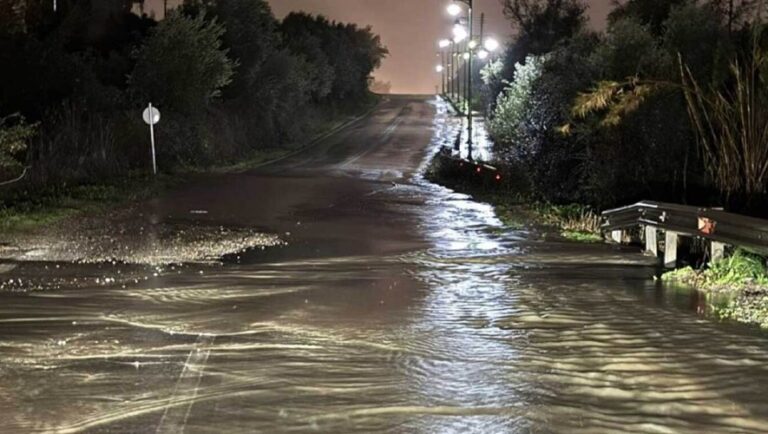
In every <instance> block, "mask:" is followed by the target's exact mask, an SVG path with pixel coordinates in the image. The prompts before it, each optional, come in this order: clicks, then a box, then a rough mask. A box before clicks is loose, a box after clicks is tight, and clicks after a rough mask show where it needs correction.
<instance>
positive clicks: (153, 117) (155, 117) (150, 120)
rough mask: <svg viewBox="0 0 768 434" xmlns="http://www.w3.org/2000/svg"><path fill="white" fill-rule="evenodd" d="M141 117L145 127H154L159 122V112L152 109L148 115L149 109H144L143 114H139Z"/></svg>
mask: <svg viewBox="0 0 768 434" xmlns="http://www.w3.org/2000/svg"><path fill="white" fill-rule="evenodd" d="M141 117H142V118H143V119H144V123H146V124H147V125H156V124H157V123H158V122H160V111H159V110H158V109H156V108H154V107H152V112H151V113H150V111H149V107H147V108H145V109H144V113H142V114H141Z"/></svg>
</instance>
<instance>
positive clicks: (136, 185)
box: [0, 97, 380, 234]
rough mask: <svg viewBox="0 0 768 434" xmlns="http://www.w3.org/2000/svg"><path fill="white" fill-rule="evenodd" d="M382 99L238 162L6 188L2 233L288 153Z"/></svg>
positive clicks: (0, 197)
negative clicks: (306, 135)
mask: <svg viewBox="0 0 768 434" xmlns="http://www.w3.org/2000/svg"><path fill="white" fill-rule="evenodd" d="M379 101H380V97H372V98H371V99H370V101H368V102H367V103H366V104H364V105H363V106H362V107H361V108H358V109H357V110H347V111H342V112H339V113H338V114H336V115H334V116H333V117H332V118H330V119H325V120H322V121H320V122H318V123H317V124H316V126H315V128H313V130H312V131H311V134H310V136H311V137H314V139H311V140H308V141H305V142H304V143H301V144H294V145H292V146H284V147H276V148H271V149H263V150H257V151H253V152H252V153H251V154H250V156H249V157H248V158H245V159H243V160H241V161H238V162H224V163H221V164H218V165H215V166H211V167H183V168H177V169H176V170H175V171H173V172H172V173H170V174H161V175H159V176H157V177H153V176H150V175H147V174H143V173H133V174H131V175H129V176H126V177H122V178H119V179H111V180H104V181H99V182H84V183H79V184H67V183H62V184H61V185H57V186H48V187H36V188H34V189H30V188H20V189H16V190H6V191H5V192H2V191H0V234H8V233H13V232H24V231H31V230H34V229H36V228H39V227H42V226H46V225H50V224H54V223H56V222H58V221H61V220H62V219H65V218H68V217H72V216H76V215H80V214H82V213H93V212H99V211H104V210H106V209H109V208H112V207H115V206H117V205H120V204H124V203H128V202H133V201H138V200H143V199H148V198H151V197H154V196H157V195H158V194H160V193H162V192H164V191H168V190H169V189H170V188H172V187H174V186H178V185H180V184H183V183H184V182H185V181H187V180H188V179H189V178H190V177H191V176H194V175H195V174H198V175H199V174H203V173H233V172H239V171H244V170H248V169H251V168H253V167H256V166H260V165H262V164H265V163H268V162H270V161H274V160H277V159H280V158H283V157H285V156H287V155H289V154H291V153H294V152H297V151H299V150H301V149H303V148H304V147H305V146H308V145H307V144H312V143H314V142H315V141H316V140H317V139H318V138H322V137H324V136H325V135H327V134H329V133H331V132H333V131H334V130H336V129H338V128H340V127H342V126H344V125H345V124H346V123H348V122H350V121H352V120H353V119H355V118H357V117H358V116H361V115H363V114H364V113H367V112H369V111H370V110H372V109H373V108H374V107H375V106H376V105H377V104H378V102H379Z"/></svg>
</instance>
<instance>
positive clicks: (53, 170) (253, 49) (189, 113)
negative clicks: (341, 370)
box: [0, 0, 387, 187]
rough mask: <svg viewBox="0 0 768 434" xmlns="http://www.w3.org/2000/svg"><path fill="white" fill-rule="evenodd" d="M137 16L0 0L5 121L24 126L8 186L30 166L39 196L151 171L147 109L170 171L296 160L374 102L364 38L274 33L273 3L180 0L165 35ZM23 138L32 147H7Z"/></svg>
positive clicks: (302, 19) (87, 4)
mask: <svg viewBox="0 0 768 434" xmlns="http://www.w3.org/2000/svg"><path fill="white" fill-rule="evenodd" d="M133 3H134V2H133V1H130V0H105V1H89V0H83V1H79V0H77V1H66V2H59V9H58V11H57V12H56V13H55V14H54V13H53V12H52V11H51V8H50V2H45V1H43V0H26V1H19V0H0V64H3V65H13V67H12V68H0V83H3V84H2V85H0V119H3V116H8V115H11V114H14V113H18V114H19V116H23V117H25V118H27V119H29V122H28V123H26V124H22V123H14V122H15V121H14V122H11V121H7V122H5V123H4V124H2V125H0V182H2V181H3V179H5V177H6V175H16V174H17V172H19V171H20V169H21V168H22V166H24V165H31V172H32V173H33V175H34V176H32V177H29V178H30V179H33V180H35V181H36V183H38V184H42V186H45V184H52V183H60V182H62V181H64V182H69V181H73V182H89V181H94V180H98V179H101V178H107V177H115V176H122V175H124V174H125V173H127V172H129V171H132V170H136V169H138V170H141V171H145V172H146V171H148V169H149V167H150V157H149V155H150V154H149V134H148V131H147V127H146V125H144V123H143V122H142V121H141V112H142V110H143V109H144V107H145V106H146V104H147V103H149V102H152V103H153V104H154V105H155V106H157V107H158V108H159V109H160V110H161V112H162V120H161V122H160V124H159V125H158V126H157V128H156V129H155V133H156V138H157V155H158V163H159V166H160V169H161V170H164V171H173V170H176V169H178V168H184V167H188V166H208V165H211V164H216V163H231V162H236V161H238V160H242V159H247V158H250V157H251V156H253V154H254V152H256V151H258V150H261V149H265V148H287V147H292V146H293V145H294V143H295V142H300V141H302V140H304V139H305V138H306V137H307V136H308V134H310V133H312V132H316V131H317V130H318V128H319V126H321V125H322V124H323V123H324V122H328V121H329V120H330V119H328V117H326V116H320V115H319V113H321V112H324V113H328V114H335V113H338V112H339V111H341V110H347V109H359V107H360V106H361V105H362V104H366V103H368V102H369V93H368V90H367V86H368V82H369V77H370V75H371V73H372V72H373V70H374V69H375V68H377V67H378V66H379V65H380V62H381V60H382V59H383V57H384V56H385V55H386V54H387V51H386V48H384V47H383V46H382V45H381V41H380V40H379V38H378V36H376V35H375V34H373V33H372V32H371V30H370V28H358V27H357V26H355V25H348V24H341V23H336V22H331V21H329V20H327V19H325V18H323V17H320V16H317V17H315V16H311V15H307V14H294V15H292V16H290V17H288V18H287V19H286V20H285V21H284V22H279V21H278V20H277V19H276V18H275V17H274V15H273V14H272V11H271V9H270V7H269V5H268V3H267V2H266V1H265V0H185V1H184V5H183V6H182V7H180V8H179V10H178V11H174V12H173V13H171V14H169V16H168V18H167V19H165V20H164V21H162V22H160V23H157V22H155V21H154V19H151V18H148V17H146V16H144V17H138V16H136V15H134V14H132V13H130V10H131V7H132V6H133ZM304 26H306V28H304ZM15 119H21V117H18V118H15ZM38 125H39V126H38ZM32 126H34V127H36V128H37V129H39V134H38V135H37V136H36V137H35V138H34V139H33V140H31V137H30V135H31V129H32ZM19 128H22V130H23V132H24V134H22V135H23V136H24V140H17V139H14V140H10V139H8V137H11V136H13V137H21V136H20V131H22V130H20V129H19ZM27 133H29V134H27ZM27 145H28V146H27ZM25 187H26V186H25Z"/></svg>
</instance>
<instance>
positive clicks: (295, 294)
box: [0, 97, 768, 433]
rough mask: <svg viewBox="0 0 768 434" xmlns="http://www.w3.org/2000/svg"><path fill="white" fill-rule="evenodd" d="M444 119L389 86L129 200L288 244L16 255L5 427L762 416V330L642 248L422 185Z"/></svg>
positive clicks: (518, 428) (398, 424)
mask: <svg viewBox="0 0 768 434" xmlns="http://www.w3.org/2000/svg"><path fill="white" fill-rule="evenodd" d="M453 128H455V119H453V118H451V117H450V116H449V115H448V114H447V113H446V112H445V108H444V107H443V106H441V105H440V104H439V103H437V102H436V101H433V100H431V99H429V98H421V97H391V98H390V99H388V100H387V101H385V102H383V103H382V104H381V105H380V106H379V107H378V108H377V109H376V110H375V111H374V112H373V113H372V114H371V115H370V116H368V117H366V118H365V119H362V120H360V121H359V122H357V123H355V124H353V125H351V126H350V127H348V128H347V129H345V130H344V131H342V132H340V133H338V134H335V135H333V136H332V137H330V138H328V139H326V140H324V141H322V142H320V143H317V144H316V145H314V146H313V147H311V148H309V149H307V150H305V151H303V152H300V153H298V154H296V155H294V156H292V157H290V158H287V159H285V160H283V161H280V162H278V163H275V164H272V165H269V166H266V167H262V168H260V169H256V170H253V171H251V172H247V173H242V174H231V175H221V176H211V177H206V178H202V179H200V180H199V181H196V182H195V183H193V184H191V185H188V186H186V187H184V188H182V189H180V190H178V191H175V192H173V193H170V194H168V195H166V196H164V197H161V198H158V199H155V200H152V201H150V202H147V203H145V204H141V205H140V206H137V207H133V208H131V211H126V212H129V213H131V212H133V213H136V214H135V215H129V216H128V219H132V218H135V219H145V220H147V221H151V222H153V224H165V225H171V226H174V227H182V226H183V227H185V228H190V230H193V228H196V227H205V228H216V227H218V228H222V233H227V234H232V233H235V234H241V235H238V237H240V238H242V239H246V238H247V237H248V236H247V235H242V234H243V233H246V234H247V233H251V232H253V233H262V234H272V236H276V237H277V238H279V239H280V240H281V242H284V244H280V245H278V246H268V244H270V243H265V244H264V245H260V246H256V247H255V248H251V249H248V250H247V251H244V252H240V253H236V254H230V255H227V256H226V257H225V258H224V260H223V261H222V262H221V263H213V262H205V261H202V262H191V263H186V264H181V265H165V266H154V267H149V266H146V265H128V264H123V263H120V262H116V263H111V262H104V263H95V264H94V263H75V262H66V261H62V262H52V261H24V262H14V263H6V264H2V265H1V266H0V280H3V281H5V286H4V288H5V289H3V290H0V432H3V433H16V432H19V433H22V432H60V433H76V432H120V433H123V432H137V433H146V432H157V433H181V432H188V433H251V432H264V433H276V432H329V433H347V432H361V433H368V432H391V433H507V432H510V433H513V432H521V433H527V432H567V433H573V432H632V433H634V432H653V433H657V432H692V433H694V432H695V433H700V432H765V431H768V394H766V393H765V391H766V390H768V340H766V336H765V335H764V334H761V333H760V332H759V331H756V330H754V329H752V328H748V327H744V326H739V325H731V324H720V323H717V322H715V321H713V320H711V319H707V318H704V317H702V316H700V315H698V314H697V313H696V307H697V306H698V299H697V298H696V296H695V294H691V293H690V292H686V291H679V292H675V291H662V290H661V289H660V288H659V287H657V284H655V283H654V282H653V281H652V280H651V279H650V277H651V276H652V275H653V273H654V269H653V268H652V267H649V266H648V265H647V263H646V262H644V261H642V260H641V259H640V258H641V257H640V256H639V255H637V254H636V252H633V251H625V250H621V249H617V248H615V247H610V246H606V245H582V244H575V243H569V242H564V241H553V240H551V239H548V238H546V237H543V236H542V234H540V233H538V232H536V231H528V230H511V229H506V228H504V227H503V225H502V224H501V222H499V221H498V219H497V218H496V217H495V215H494V214H493V211H492V209H491V208H490V207H489V206H487V205H485V204H481V203H477V202H473V201H471V200H469V198H467V197H465V196H463V195H460V194H456V193H453V192H451V191H449V190H447V189H444V188H441V187H438V186H435V185H432V184H430V183H428V182H426V181H425V180H423V179H422V178H421V176H420V175H419V168H420V167H421V166H422V165H423V164H424V162H425V161H426V160H427V158H428V156H429V154H430V153H431V152H434V150H435V149H436V147H437V146H439V145H440V144H441V143H442V142H443V141H445V140H450V132H451V131H452V130H453ZM180 225H181V226H180ZM238 231H240V232H238ZM249 231H250V232H249ZM128 235H131V234H128ZM154 235H155V234H153V233H152V231H149V232H146V233H145V232H141V233H137V234H135V236H136V237H152V236H154ZM248 239H250V238H248ZM230 241H231V240H230ZM254 245H255V244H254ZM262 247H263V248H262ZM198 248H205V246H198ZM10 281H12V282H11V283H9V282H10Z"/></svg>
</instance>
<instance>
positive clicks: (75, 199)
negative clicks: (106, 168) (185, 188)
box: [0, 174, 182, 234]
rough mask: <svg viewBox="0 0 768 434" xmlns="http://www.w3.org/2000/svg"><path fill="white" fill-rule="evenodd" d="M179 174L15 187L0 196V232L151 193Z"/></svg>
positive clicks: (47, 222)
mask: <svg viewBox="0 0 768 434" xmlns="http://www.w3.org/2000/svg"><path fill="white" fill-rule="evenodd" d="M181 179H182V178H180V177H169V176H159V177H157V178H152V177H147V176H140V175H136V174H134V175H131V176H128V177H126V178H124V179H121V180H119V181H111V182H105V183H100V184H80V185H67V184H63V185H61V186H57V187H54V188H46V189H36V190H33V191H28V190H22V191H16V192H14V193H12V194H9V195H7V196H6V197H3V198H1V199H0V233H3V234H8V233H13V232H24V231H30V230H33V229H35V228H38V227H41V226H46V225H51V224H54V223H56V222H58V221H61V220H62V219H65V218H67V217H71V216H74V215H78V214H80V213H83V212H95V211H100V210H104V209H106V208H108V207H111V206H114V205H115V204H118V203H122V202H126V201H131V200H139V199H143V198H147V197H151V196H153V195H155V194H157V193H158V192H159V191H162V190H164V189H166V188H168V187H169V186H171V185H175V184H176V183H178V182H180V181H181Z"/></svg>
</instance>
